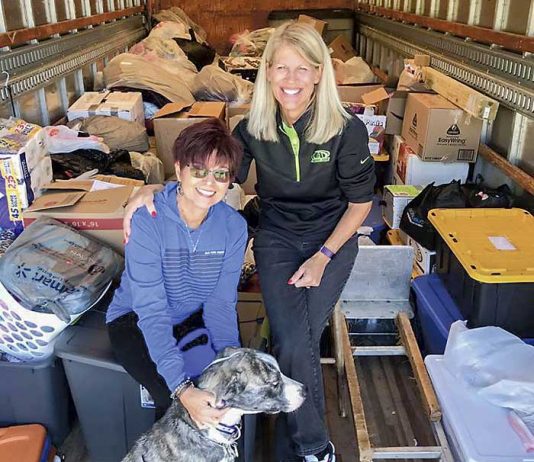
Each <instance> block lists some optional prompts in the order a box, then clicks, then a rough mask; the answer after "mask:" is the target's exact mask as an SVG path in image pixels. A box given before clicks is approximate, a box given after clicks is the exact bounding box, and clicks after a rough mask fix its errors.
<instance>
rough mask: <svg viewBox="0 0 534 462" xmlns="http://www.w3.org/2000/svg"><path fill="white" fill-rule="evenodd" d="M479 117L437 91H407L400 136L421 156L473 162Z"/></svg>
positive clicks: (424, 158)
mask: <svg viewBox="0 0 534 462" xmlns="http://www.w3.org/2000/svg"><path fill="white" fill-rule="evenodd" d="M481 131H482V120H479V119H475V118H474V117H470V116H469V115H468V114H467V113H466V112H464V111H463V110H462V109H460V108H458V107H457V106H455V105H454V104H452V103H450V102H449V101H447V100H446V99H445V98H443V97H441V96H439V95H431V94H426V93H410V94H409V95H408V99H407V103H406V111H405V115H404V122H403V125H402V137H403V138H404V139H405V140H406V143H408V145H409V146H410V147H411V148H412V149H413V150H414V151H415V153H416V154H417V155H418V156H419V157H420V158H421V159H423V160H426V161H433V162H457V161H460V162H461V161H464V162H475V161H476V158H477V152H478V145H479V142H480V133H481Z"/></svg>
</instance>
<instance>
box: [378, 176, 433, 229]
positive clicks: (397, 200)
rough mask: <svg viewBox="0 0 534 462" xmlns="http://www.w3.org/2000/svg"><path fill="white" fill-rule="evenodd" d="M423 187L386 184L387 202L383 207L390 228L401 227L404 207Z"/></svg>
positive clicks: (385, 195)
mask: <svg viewBox="0 0 534 462" xmlns="http://www.w3.org/2000/svg"><path fill="white" fill-rule="evenodd" d="M422 189H423V188H422V187H421V186H413V185H387V186H384V203H385V204H384V207H383V208H382V217H383V218H384V221H385V222H386V224H387V225H388V226H389V227H390V228H392V229H396V228H398V227H399V224H400V219H401V216H402V212H403V211H404V208H405V207H406V205H407V204H408V202H410V201H411V200H412V199H413V198H414V197H415V196H417V195H418V194H419V193H420V192H421V191H422Z"/></svg>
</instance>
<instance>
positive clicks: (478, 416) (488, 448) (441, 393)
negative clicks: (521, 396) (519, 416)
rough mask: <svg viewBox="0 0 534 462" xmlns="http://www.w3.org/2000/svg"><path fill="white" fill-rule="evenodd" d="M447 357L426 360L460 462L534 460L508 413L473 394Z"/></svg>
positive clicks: (431, 357)
mask: <svg viewBox="0 0 534 462" xmlns="http://www.w3.org/2000/svg"><path fill="white" fill-rule="evenodd" d="M442 358H443V357H442V356H437V355H430V356H427V357H426V358H425V365H426V368H427V369H428V373H429V375H430V378H431V379H432V385H433V386H434V390H435V391H436V395H437V397H438V400H439V404H440V406H441V410H442V413H443V419H442V421H443V427H444V428H445V432H446V433H447V439H448V441H449V444H450V446H451V450H452V452H453V456H454V460H455V461H458V462H460V461H461V462H526V461H529V460H532V453H527V452H526V451H525V449H524V448H523V445H522V443H521V441H520V439H519V437H518V436H517V435H516V434H515V432H514V431H513V430H512V427H511V426H510V424H509V423H508V411H507V410H506V409H504V408H501V407H498V406H494V405H493V404H491V403H489V402H487V401H486V400H484V398H482V397H480V396H478V395H477V394H476V393H475V392H472V391H471V390H469V389H468V388H467V386H466V385H465V384H464V383H463V382H462V381H459V380H458V379H457V378H456V377H454V376H453V375H452V374H451V373H450V372H449V371H448V369H447V368H446V367H445V364H444V363H443V359H442Z"/></svg>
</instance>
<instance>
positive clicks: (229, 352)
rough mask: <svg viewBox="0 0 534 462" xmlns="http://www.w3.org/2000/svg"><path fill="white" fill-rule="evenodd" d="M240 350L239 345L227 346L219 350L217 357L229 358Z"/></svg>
mask: <svg viewBox="0 0 534 462" xmlns="http://www.w3.org/2000/svg"><path fill="white" fill-rule="evenodd" d="M240 350H241V348H238V347H226V348H225V349H224V350H222V351H220V352H219V354H218V355H217V358H228V357H230V356H232V355H233V354H235V353H237V352H238V351H240Z"/></svg>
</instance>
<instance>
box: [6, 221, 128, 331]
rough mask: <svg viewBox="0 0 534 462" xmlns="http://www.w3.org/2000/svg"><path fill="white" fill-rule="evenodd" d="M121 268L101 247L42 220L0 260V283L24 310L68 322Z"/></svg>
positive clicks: (121, 263) (110, 252) (56, 223)
mask: <svg viewBox="0 0 534 462" xmlns="http://www.w3.org/2000/svg"><path fill="white" fill-rule="evenodd" d="M123 266H124V260H123V258H122V257H121V256H120V255H118V254H117V253H116V252H115V251H113V250H111V249H110V248H108V247H106V246H105V245H104V244H102V243H100V242H98V241H96V240H94V239H93V238H91V237H89V236H87V235H84V234H82V233H80V232H79V231H76V230H75V229H73V228H71V227H69V226H67V225H65V224H63V223H61V222H59V221H57V220H54V219H52V218H47V217H42V218H39V219H37V220H36V221H35V222H34V223H32V224H31V225H30V226H29V227H28V228H26V229H25V230H24V232H23V233H22V234H21V235H20V236H19V237H18V238H17V240H16V241H15V242H14V243H13V244H12V245H11V246H10V247H9V248H8V249H7V251H6V253H5V254H4V255H3V257H2V258H0V281H1V282H2V284H3V285H4V286H5V288H6V289H7V290H8V291H9V292H10V293H11V294H12V295H13V296H14V297H15V298H17V299H18V300H19V302H20V303H21V305H23V306H24V307H25V308H27V309H30V310H33V311H38V312H45V313H54V314H56V316H58V317H59V318H60V319H61V320H62V321H64V322H67V323H68V322H70V319H71V318H70V317H71V315H76V314H80V313H83V312H84V311H85V310H86V309H88V308H89V307H90V306H91V305H92V304H93V303H94V302H96V300H97V299H98V298H99V296H100V295H101V294H102V292H103V291H104V290H105V288H106V287H107V285H108V283H109V282H110V281H111V280H112V279H113V278H115V277H116V276H117V275H118V274H119V273H120V272H121V271H122V269H123Z"/></svg>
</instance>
